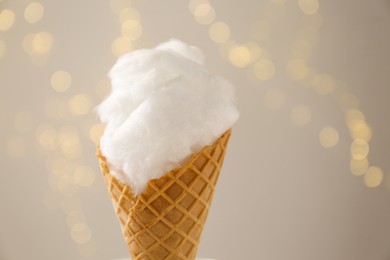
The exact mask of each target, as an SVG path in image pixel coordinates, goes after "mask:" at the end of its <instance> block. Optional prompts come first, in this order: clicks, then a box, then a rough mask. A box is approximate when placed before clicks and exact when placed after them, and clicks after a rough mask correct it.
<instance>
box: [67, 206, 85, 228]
mask: <svg viewBox="0 0 390 260" xmlns="http://www.w3.org/2000/svg"><path fill="white" fill-rule="evenodd" d="M86 222H87V218H86V217H85V216H84V214H83V212H81V211H79V210H73V211H70V212H68V214H67V215H66V223H67V224H68V227H70V228H71V227H72V226H73V225H75V224H77V223H86Z"/></svg>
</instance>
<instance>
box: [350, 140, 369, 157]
mask: <svg viewBox="0 0 390 260" xmlns="http://www.w3.org/2000/svg"><path fill="white" fill-rule="evenodd" d="M369 151H370V146H369V145H368V143H367V142H366V141H365V140H363V139H355V140H353V142H352V144H351V156H352V158H353V159H355V160H363V159H364V158H366V157H367V155H368V153H369Z"/></svg>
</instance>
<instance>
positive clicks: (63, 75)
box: [50, 70, 72, 92]
mask: <svg viewBox="0 0 390 260" xmlns="http://www.w3.org/2000/svg"><path fill="white" fill-rule="evenodd" d="M50 83H51V86H52V87H53V89H54V90H56V91H58V92H65V91H67V90H68V89H69V87H70V85H71V83H72V77H71V75H70V74H69V72H67V71H64V70H59V71H56V72H54V73H53V75H52V76H51V79H50Z"/></svg>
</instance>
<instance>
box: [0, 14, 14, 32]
mask: <svg viewBox="0 0 390 260" xmlns="http://www.w3.org/2000/svg"><path fill="white" fill-rule="evenodd" d="M14 22H15V13H14V12H13V11H11V10H9V9H3V10H2V11H0V31H7V30H9V29H10V28H11V27H12V25H13V24H14Z"/></svg>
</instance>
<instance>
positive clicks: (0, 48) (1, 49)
mask: <svg viewBox="0 0 390 260" xmlns="http://www.w3.org/2000/svg"><path fill="white" fill-rule="evenodd" d="M5 51H6V47H5V42H4V41H3V40H0V59H1V58H3V56H4V54H5Z"/></svg>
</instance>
